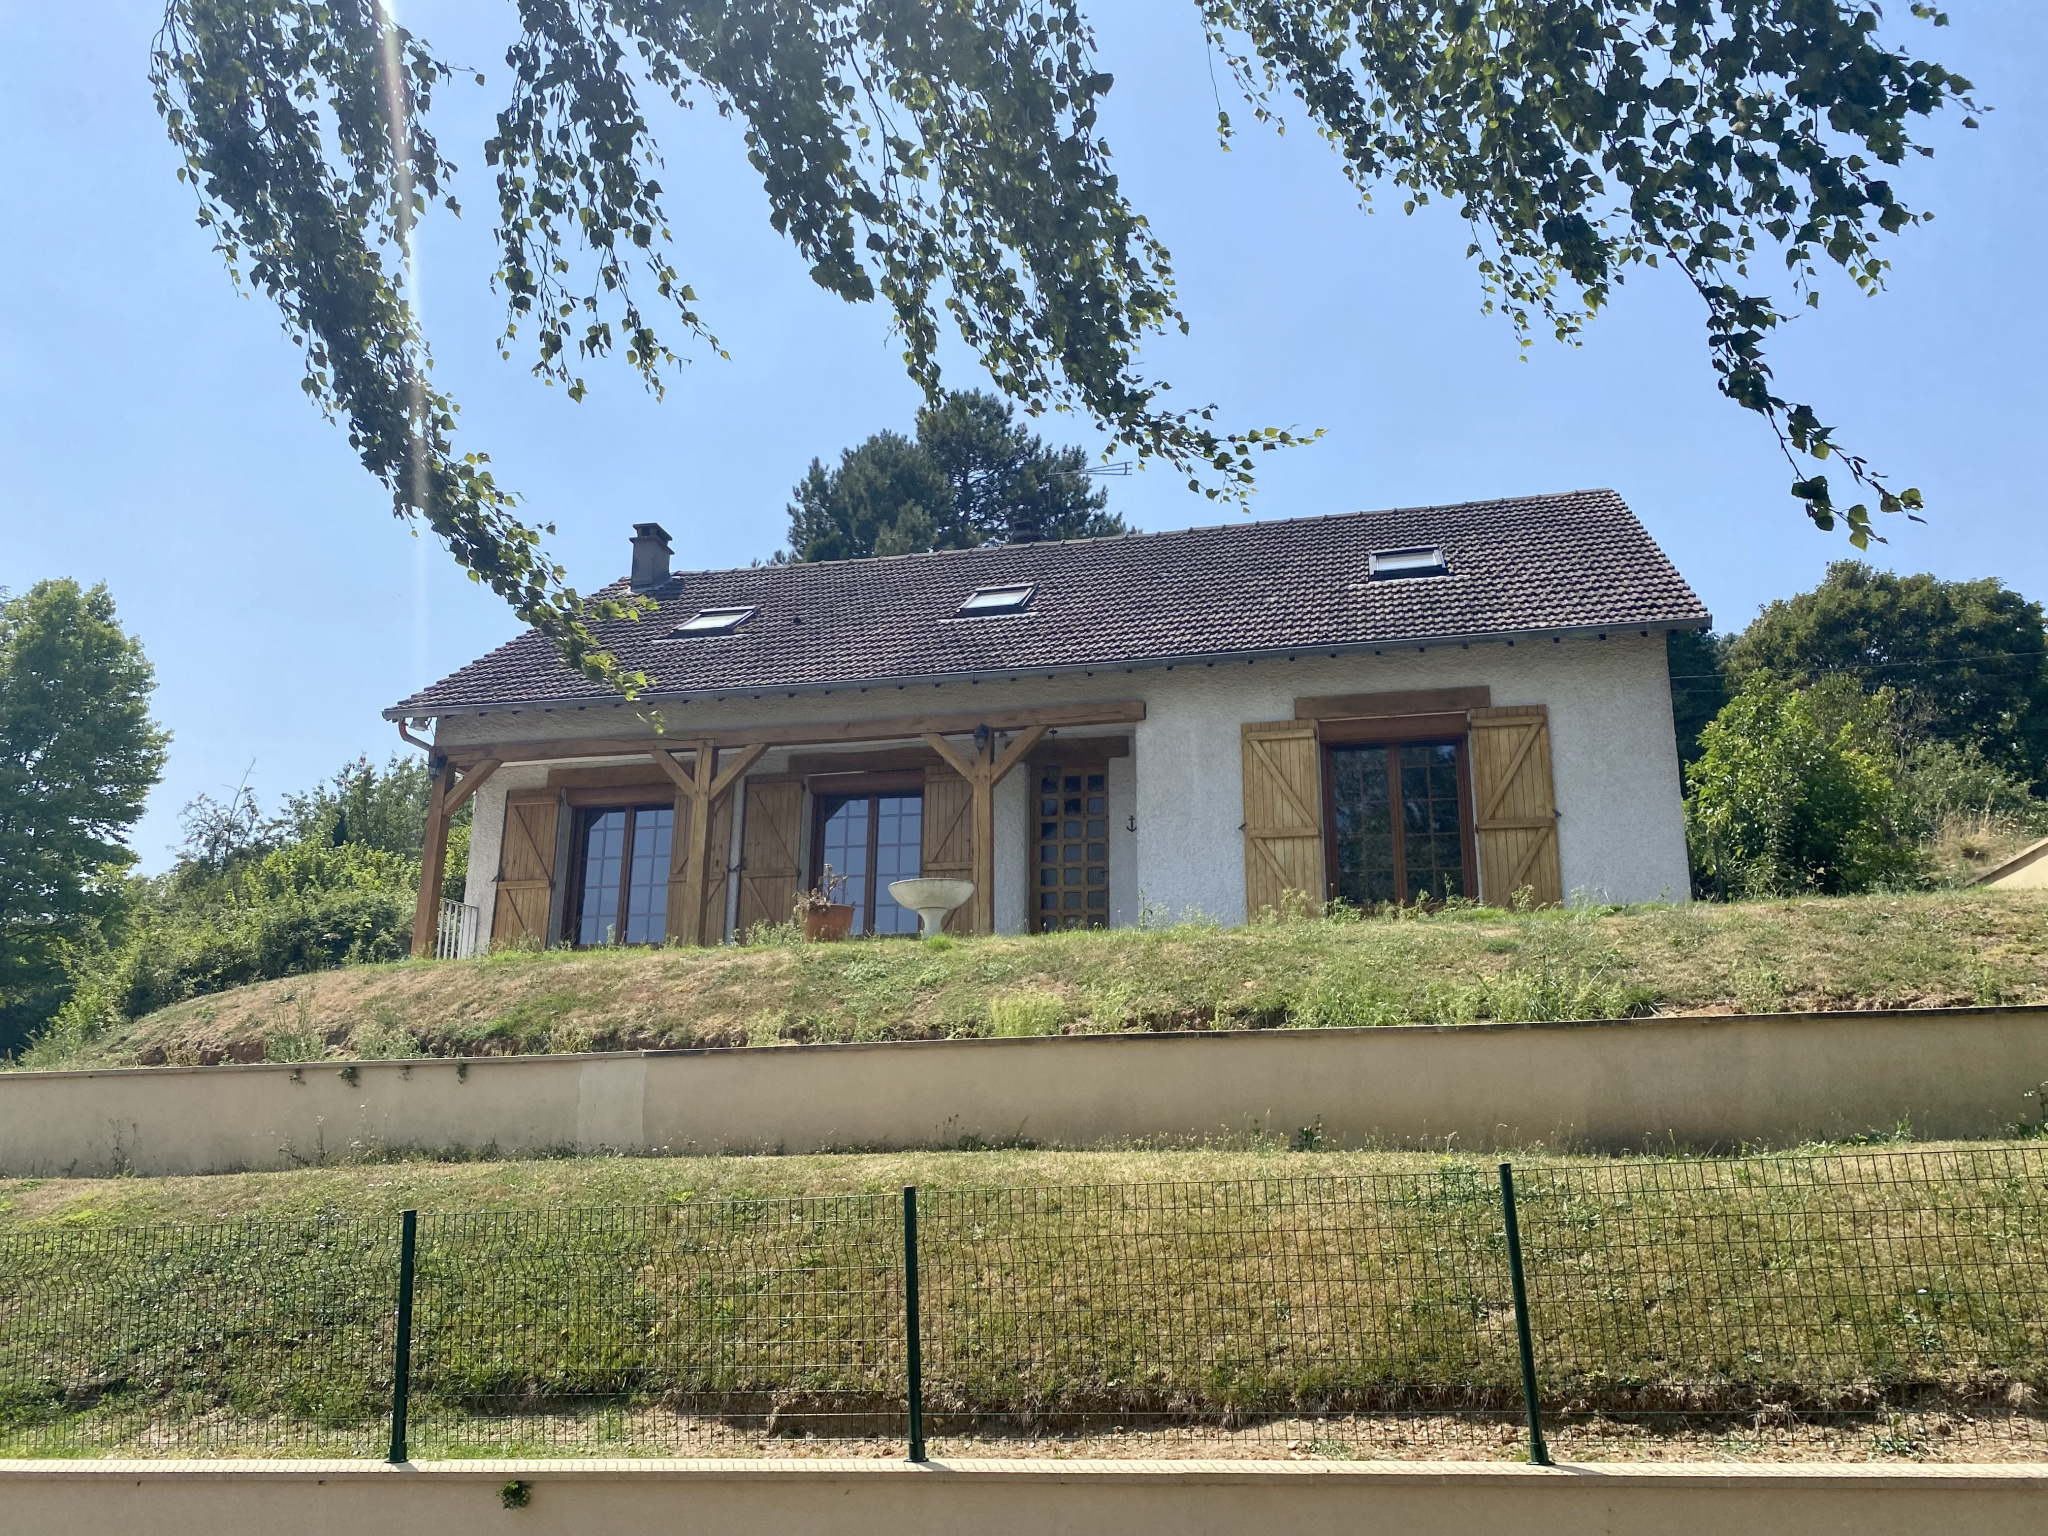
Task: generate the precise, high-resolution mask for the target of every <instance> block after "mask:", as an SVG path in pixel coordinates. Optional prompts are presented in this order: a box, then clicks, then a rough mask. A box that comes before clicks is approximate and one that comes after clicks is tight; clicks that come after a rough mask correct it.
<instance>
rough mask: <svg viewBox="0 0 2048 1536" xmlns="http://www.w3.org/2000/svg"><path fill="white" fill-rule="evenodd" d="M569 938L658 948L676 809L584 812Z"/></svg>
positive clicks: (664, 915) (579, 823)
mask: <svg viewBox="0 0 2048 1536" xmlns="http://www.w3.org/2000/svg"><path fill="white" fill-rule="evenodd" d="M576 823H577V825H576V860H577V871H576V883H575V885H574V886H573V887H572V889H573V890H574V891H575V892H576V904H575V908H574V910H572V911H571V912H570V913H569V938H570V939H571V941H572V942H573V943H575V944H577V945H579V946H582V945H590V944H659V943H660V942H661V941H662V939H663V938H665V937H666V936H667V933H668V871H669V854H670V849H671V847H672V845H673V842H674V839H675V825H676V811H675V807H674V806H673V805H631V806H620V807H618V808H616V809H612V810H591V811H580V812H578V813H577V818H576Z"/></svg>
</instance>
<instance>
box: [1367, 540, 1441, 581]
mask: <svg viewBox="0 0 2048 1536" xmlns="http://www.w3.org/2000/svg"><path fill="white" fill-rule="evenodd" d="M1368 558H1369V561H1370V569H1371V572H1372V578H1373V580H1375V581H1385V580H1390V579H1392V578H1394V577H1397V576H1441V575H1443V574H1444V572H1445V571H1446V570H1447V569H1448V567H1447V566H1445V564H1444V552H1443V551H1442V550H1441V549H1439V548H1437V547H1436V546H1435V545H1434V544H1431V545H1427V546H1424V547H1419V548H1416V549H1376V550H1374V551H1373V552H1372V554H1371V555H1370V556H1369V557H1368Z"/></svg>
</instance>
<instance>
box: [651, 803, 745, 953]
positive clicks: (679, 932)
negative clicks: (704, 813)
mask: <svg viewBox="0 0 2048 1536" xmlns="http://www.w3.org/2000/svg"><path fill="white" fill-rule="evenodd" d="M732 801H733V797H732V796H731V795H730V794H728V795H726V796H724V797H723V798H722V799H720V801H719V802H718V804H717V805H716V806H715V807H714V808H713V809H712V812H711V859H710V862H709V863H708V864H707V865H706V867H705V870H704V909H703V912H702V914H701V917H700V921H699V925H698V928H697V935H698V937H697V942H698V943H700V944H723V943H724V942H725V898H726V882H727V881H728V880H729V879H730V878H731V871H730V869H729V868H728V866H729V865H730V863H731V862H732ZM694 804H695V802H694V801H693V800H692V799H691V798H690V797H689V796H688V795H677V796H676V826H675V834H674V836H673V838H672V839H671V840H670V842H669V850H668V935H667V936H668V938H669V939H670V940H675V939H679V938H681V937H683V932H684V930H683V924H682V915H683V906H684V902H685V899H686V898H685V892H686V891H687V889H688V887H689V879H690V842H691V839H690V816H691V807H692V806H693V805H694Z"/></svg>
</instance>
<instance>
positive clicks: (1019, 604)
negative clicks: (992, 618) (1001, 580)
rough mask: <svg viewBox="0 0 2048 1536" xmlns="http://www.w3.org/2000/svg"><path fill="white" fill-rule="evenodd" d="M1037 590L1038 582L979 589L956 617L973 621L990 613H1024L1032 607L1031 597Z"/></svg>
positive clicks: (961, 607)
mask: <svg viewBox="0 0 2048 1536" xmlns="http://www.w3.org/2000/svg"><path fill="white" fill-rule="evenodd" d="M1037 590H1038V584H1037V583H1036V582H1026V583H1024V584H1023V585H1021V586H1015V587H977V588H976V589H975V590H974V592H973V593H972V594H971V595H970V596H969V597H968V599H967V601H966V602H964V603H962V604H961V605H960V608H959V612H958V613H957V614H956V615H955V616H956V617H958V618H962V619H972V618H979V617H980V616H981V615H983V614H989V613H1022V612H1023V611H1024V610H1025V609H1026V608H1029V607H1030V606H1031V596H1032V594H1033V593H1034V592H1036V591H1037Z"/></svg>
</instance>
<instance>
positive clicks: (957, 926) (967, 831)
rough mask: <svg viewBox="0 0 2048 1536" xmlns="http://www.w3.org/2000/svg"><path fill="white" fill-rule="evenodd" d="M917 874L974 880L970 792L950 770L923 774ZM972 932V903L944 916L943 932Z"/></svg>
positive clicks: (945, 878)
mask: <svg viewBox="0 0 2048 1536" xmlns="http://www.w3.org/2000/svg"><path fill="white" fill-rule="evenodd" d="M918 873H919V874H921V875H923V876H925V877H926V878H927V879H932V880H972V879H973V878H974V789H973V786H972V785H970V784H969V783H968V782H967V781H966V780H965V779H963V778H961V777H960V775H959V774H957V773H954V772H953V771H952V770H951V769H947V768H930V769H927V770H926V771H925V776H924V856H923V858H922V859H921V860H920V861H919V869H918ZM973 930H974V903H973V902H971V901H969V902H963V903H962V904H961V905H959V906H957V907H955V908H954V909H953V910H952V911H951V912H948V913H947V914H946V925H945V929H944V931H945V932H947V933H971V932H973Z"/></svg>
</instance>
